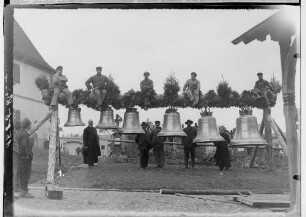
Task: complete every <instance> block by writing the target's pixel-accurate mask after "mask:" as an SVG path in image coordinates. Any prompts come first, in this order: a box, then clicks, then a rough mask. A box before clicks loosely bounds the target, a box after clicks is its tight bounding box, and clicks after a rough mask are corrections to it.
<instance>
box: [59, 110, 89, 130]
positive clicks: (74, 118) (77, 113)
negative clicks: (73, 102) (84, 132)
mask: <svg viewBox="0 0 306 217" xmlns="http://www.w3.org/2000/svg"><path fill="white" fill-rule="evenodd" d="M64 126H65V127H76V126H85V124H84V123H83V122H82V119H81V109H80V108H79V109H69V112H68V120H67V122H66V124H65V125H64Z"/></svg>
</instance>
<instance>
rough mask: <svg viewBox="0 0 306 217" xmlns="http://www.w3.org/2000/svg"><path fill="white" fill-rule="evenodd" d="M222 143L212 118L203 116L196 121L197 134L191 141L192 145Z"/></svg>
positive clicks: (214, 120)
mask: <svg viewBox="0 0 306 217" xmlns="http://www.w3.org/2000/svg"><path fill="white" fill-rule="evenodd" d="M217 141H224V139H223V137H222V136H220V134H219V132H218V129H217V124H216V119H215V118H214V117H212V116H203V117H201V118H200V119H199V120H198V134H197V137H196V138H195V139H194V140H193V142H194V143H210V142H217Z"/></svg>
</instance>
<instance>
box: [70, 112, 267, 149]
mask: <svg viewBox="0 0 306 217" xmlns="http://www.w3.org/2000/svg"><path fill="white" fill-rule="evenodd" d="M84 125H85V124H84V123H83V122H82V120H81V116H80V110H69V114H68V121H67V123H66V124H65V125H64V126H65V127H73V126H84ZM96 128H98V129H117V128H118V126H117V125H116V124H115V122H114V114H113V110H106V111H101V116H100V121H99V124H98V125H97V126H96ZM122 133H123V134H141V133H144V131H143V130H142V128H141V126H140V124H139V113H138V112H137V111H129V112H125V113H124V120H123V127H122ZM158 136H162V137H184V136H187V135H186V133H185V132H184V131H183V129H182V127H181V120H180V114H179V113H178V112H176V113H166V114H165V115H164V123H163V128H162V130H161V132H160V133H159V134H158ZM216 141H224V139H223V137H222V136H220V135H219V132H218V129H217V124H216V119H215V118H214V117H211V116H204V117H201V118H200V119H199V120H198V132H197V137H196V138H195V139H194V140H193V142H194V143H210V142H216ZM231 145H234V146H253V145H267V142H266V140H264V139H263V138H262V136H261V135H260V133H259V131H258V124H257V119H256V117H254V116H252V115H242V116H240V117H239V118H237V119H236V132H235V136H234V139H233V140H232V141H231Z"/></svg>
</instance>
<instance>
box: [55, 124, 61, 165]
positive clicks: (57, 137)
mask: <svg viewBox="0 0 306 217" xmlns="http://www.w3.org/2000/svg"><path fill="white" fill-rule="evenodd" d="M56 147H58V164H59V165H60V166H61V165H62V159H61V144H60V138H59V132H58V125H57V130H56Z"/></svg>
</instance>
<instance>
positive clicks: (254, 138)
mask: <svg viewBox="0 0 306 217" xmlns="http://www.w3.org/2000/svg"><path fill="white" fill-rule="evenodd" d="M231 145H232V146H254V145H267V141H266V140H264V139H263V138H262V136H261V135H260V133H259V131H258V125H257V119H256V117H255V116H253V115H242V116H240V117H239V118H237V119H236V132H235V136H234V139H233V140H232V142H231Z"/></svg>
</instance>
